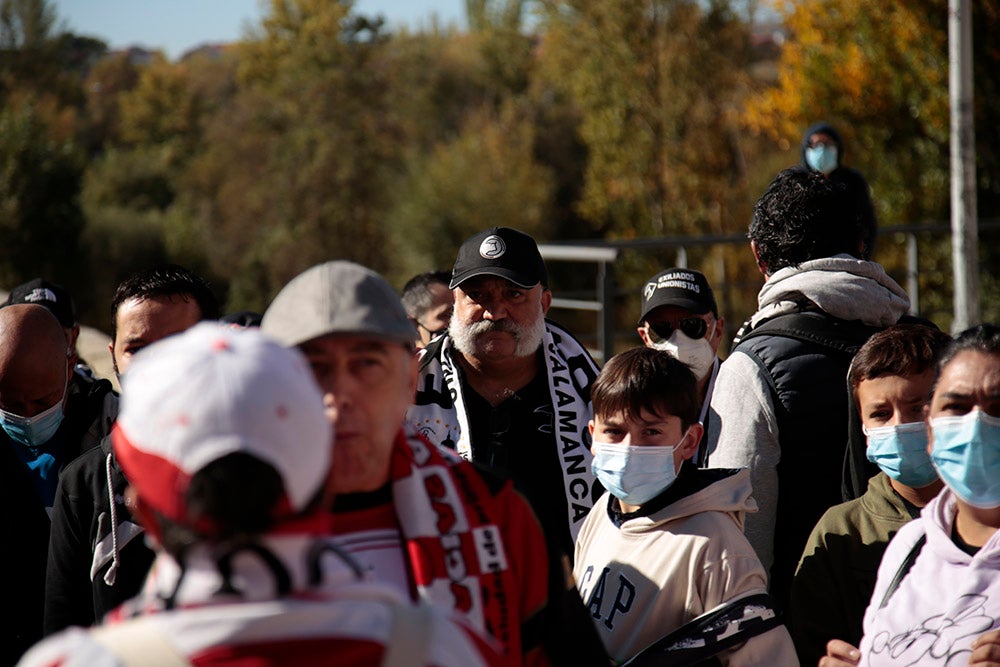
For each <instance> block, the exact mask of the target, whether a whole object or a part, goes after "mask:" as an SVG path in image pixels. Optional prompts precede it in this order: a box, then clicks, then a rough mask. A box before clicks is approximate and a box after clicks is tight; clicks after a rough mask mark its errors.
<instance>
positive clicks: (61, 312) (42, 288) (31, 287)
mask: <svg viewBox="0 0 1000 667" xmlns="http://www.w3.org/2000/svg"><path fill="white" fill-rule="evenodd" d="M19 303H29V304H35V305H36V306H45V307H46V308H47V309H48V310H49V312H50V313H52V314H53V315H55V316H56V319H57V320H59V324H61V325H62V327H63V328H64V329H72V328H73V327H75V326H76V307H75V306H74V305H73V298H72V297H71V296H70V295H69V292H67V291H66V288H64V287H63V286H62V285H56V284H55V283H52V282H49V281H48V280H45V279H44V278H35V279H34V280H29V281H28V282H26V283H23V284H21V285H18V286H17V287H15V288H14V289H12V290H11V291H10V294H9V295H7V301H6V302H5V303H4V304H3V305H5V306H13V305H14V304H19Z"/></svg>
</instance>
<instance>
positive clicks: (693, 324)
mask: <svg viewBox="0 0 1000 667" xmlns="http://www.w3.org/2000/svg"><path fill="white" fill-rule="evenodd" d="M647 324H648V325H649V328H650V330H651V331H652V332H653V333H654V334H656V336H657V338H659V339H661V340H667V339H668V338H670V336H671V335H672V334H673V333H674V329H675V327H674V325H673V324H671V323H670V322H647ZM677 324H678V326H677V327H676V328H679V329H680V330H681V332H683V334H684V335H685V336H687V337H688V338H691V339H693V340H698V339H699V338H704V337H705V333H706V332H707V331H708V322H706V321H705V320H703V319H701V318H700V317H685V318H684V319H683V320H681V321H680V322H678V323H677Z"/></svg>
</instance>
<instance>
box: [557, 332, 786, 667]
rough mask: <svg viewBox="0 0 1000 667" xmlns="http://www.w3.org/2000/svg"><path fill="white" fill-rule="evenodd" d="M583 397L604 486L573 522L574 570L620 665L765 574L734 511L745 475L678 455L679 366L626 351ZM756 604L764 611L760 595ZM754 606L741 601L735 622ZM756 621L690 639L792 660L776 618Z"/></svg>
mask: <svg viewBox="0 0 1000 667" xmlns="http://www.w3.org/2000/svg"><path fill="white" fill-rule="evenodd" d="M591 400H592V402H593V406H594V418H593V420H591V421H590V423H589V429H590V433H591V437H592V440H593V445H592V448H591V451H592V452H593V454H594V463H593V471H594V474H595V475H596V476H597V478H598V479H599V480H600V481H601V483H602V484H603V485H604V487H605V488H606V489H608V490H609V491H608V492H607V493H605V495H604V496H603V497H602V498H601V499H600V500H599V501H598V502H597V503H596V504H595V506H594V509H593V510H591V512H590V514H589V515H588V516H587V518H586V520H585V521H584V523H583V526H582V528H581V530H580V535H579V537H578V538H577V541H576V558H575V566H574V570H573V574H574V577H575V579H576V582H577V586H578V588H579V590H580V595H581V596H582V598H583V601H584V604H585V605H586V606H587V608H588V611H589V612H590V614H591V616H592V617H593V619H594V624H595V626H596V628H597V630H598V634H599V635H600V636H601V639H602V641H603V642H604V645H605V648H606V649H607V650H608V654H609V655H610V656H611V658H612V659H613V660H614V661H615V663H616V664H619V663H621V662H623V661H625V660H629V659H632V658H634V657H635V656H636V654H638V653H640V652H641V651H643V649H647V650H655V649H652V648H650V647H651V645H653V644H655V643H656V642H657V640H659V639H661V638H663V637H664V636H665V635H667V634H668V633H671V632H673V631H676V630H678V629H680V628H682V626H685V627H690V626H686V624H688V623H689V622H690V621H693V620H695V619H696V618H698V617H700V616H702V615H703V614H705V613H706V612H711V611H713V610H717V609H719V608H720V607H723V606H724V605H726V604H728V603H732V602H734V601H739V600H744V599H746V598H748V597H749V596H752V595H763V594H764V593H765V590H766V586H767V578H766V575H765V573H764V569H763V567H762V566H761V564H760V561H759V560H758V559H757V556H756V554H755V553H754V551H753V548H752V547H751V546H750V543H749V542H747V540H746V538H745V537H744V536H743V514H744V512H747V511H755V510H756V504H755V503H754V501H753V500H752V499H751V498H750V478H749V473H748V472H747V471H746V470H722V469H700V468H697V467H695V466H694V465H692V464H691V463H689V462H688V463H686V462H687V461H688V460H689V459H691V457H692V456H693V455H694V453H695V451H696V450H697V447H698V443H699V441H700V439H701V430H702V428H701V425H700V424H699V423H698V403H699V402H698V396H697V393H696V382H695V377H694V375H693V374H692V372H691V371H690V369H689V368H688V367H687V366H686V365H685V364H683V363H681V362H680V361H678V360H677V359H675V358H674V357H672V356H671V355H670V354H668V353H666V352H664V351H661V350H656V349H653V348H646V347H641V348H636V349H633V350H629V351H628V352H624V353H622V354H619V355H617V356H615V357H613V358H612V359H611V360H610V361H608V363H607V364H606V365H605V367H604V369H603V370H602V371H601V373H600V375H599V376H598V378H597V380H596V381H595V382H594V385H593V388H592V390H591ZM765 598H766V596H765ZM765 598H760V599H761V600H764V599H765ZM737 604H739V603H738V602H737ZM755 609H757V610H758V611H759V610H766V611H765V612H764V613H763V615H764V616H767V618H768V620H771V621H773V620H774V615H773V612H770V610H769V608H768V607H767V604H766V601H765V602H763V603H762V604H761V605H759V606H757V607H755ZM753 613H754V612H747V613H746V615H744V611H743V610H742V609H741V611H740V612H739V616H738V618H739V619H741V620H738V621H736V623H735V625H734V627H742V626H741V625H740V624H741V623H742V622H743V621H745V620H746V619H748V618H750V617H752V616H753ZM755 620H760V619H759V618H755ZM758 627H759V628H760V629H761V630H762V631H761V632H759V633H753V632H746V633H745V634H743V635H742V636H740V637H739V638H738V641H737V643H736V644H735V645H731V644H723V643H721V642H720V641H719V637H717V636H715V635H712V634H711V633H707V634H702V635H699V636H697V637H696V642H697V643H700V644H701V646H702V650H703V651H704V655H703V657H710V656H713V655H714V656H717V657H718V658H719V659H720V660H721V662H722V664H725V665H742V664H761V665H763V664H767V665H794V664H797V661H796V659H795V655H794V650H793V648H792V643H791V639H790V637H789V635H788V632H787V631H786V630H785V628H784V627H783V626H782V625H780V624H779V623H772V624H767V625H759V626H758ZM744 630H745V628H744Z"/></svg>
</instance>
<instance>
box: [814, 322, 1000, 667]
mask: <svg viewBox="0 0 1000 667" xmlns="http://www.w3.org/2000/svg"><path fill="white" fill-rule="evenodd" d="M924 414H925V421H926V423H927V427H928V453H929V454H930V458H931V461H932V464H933V466H934V468H935V469H936V470H937V472H938V475H939V476H940V478H941V480H942V481H943V482H944V485H945V488H944V489H943V490H942V491H941V492H940V493H939V494H938V495H937V496H935V497H934V498H933V499H932V500H931V501H930V502H929V503H928V504H927V506H926V507H924V509H923V511H922V512H921V514H920V518H919V519H917V520H916V521H912V522H910V523H908V524H907V525H906V526H904V527H903V528H902V529H900V531H899V532H898V533H897V534H896V536H895V537H894V538H893V539H892V541H891V542H890V543H889V546H888V548H887V549H886V551H885V555H884V556H883V558H882V562H881V564H880V565H879V570H878V580H877V582H876V584H875V589H874V591H873V593H872V597H871V602H870V604H869V605H868V609H867V610H866V611H865V616H864V636H863V638H862V639H861V644H860V646H858V648H857V649H855V648H854V647H853V646H851V645H850V644H849V643H848V642H844V641H836V640H834V641H831V642H830V643H829V644H828V645H827V656H826V657H824V658H823V660H822V661H821V662H820V664H821V665H829V666H835V667H836V666H842V665H853V664H863V665H873V666H877V665H901V664H907V665H916V664H919V665H928V666H934V665H942V666H943V665H958V664H962V665H997V664H1000V576H997V570H998V567H1000V565H998V564H1000V326H997V325H994V324H982V325H979V326H977V327H973V328H972V329H969V330H967V331H965V332H963V333H961V334H959V336H958V337H957V338H956V339H955V341H954V342H953V343H951V344H950V345H949V347H948V348H947V349H946V350H945V352H944V353H943V355H942V357H941V361H940V362H939V363H938V375H937V380H936V383H935V387H934V394H933V396H932V398H931V401H930V405H929V406H928V407H927V409H926V410H925V412H924Z"/></svg>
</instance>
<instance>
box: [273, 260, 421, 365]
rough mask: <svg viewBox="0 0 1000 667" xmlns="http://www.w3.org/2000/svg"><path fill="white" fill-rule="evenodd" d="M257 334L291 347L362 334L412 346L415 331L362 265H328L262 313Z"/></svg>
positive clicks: (310, 272) (392, 295)
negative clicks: (311, 341)
mask: <svg viewBox="0 0 1000 667" xmlns="http://www.w3.org/2000/svg"><path fill="white" fill-rule="evenodd" d="M260 328H261V331H263V332H264V333H266V334H267V335H269V336H271V337H272V338H275V339H276V340H278V341H280V342H281V343H282V344H284V345H286V346H288V347H291V346H293V345H298V344H299V343H304V342H305V341H307V340H312V339H313V338H318V337H320V336H326V335H328V334H361V335H366V336H376V337H378V338H386V339H389V340H393V341H399V342H400V343H413V341H414V340H415V339H416V337H417V331H416V328H415V327H414V326H413V323H412V322H410V319H409V318H408V317H407V316H406V311H405V310H404V309H403V304H402V303H401V302H400V300H399V295H398V294H397V293H396V290H394V289H393V288H392V286H391V285H389V283H387V282H386V281H385V279H384V278H383V277H382V276H380V275H379V274H377V273H375V272H374V271H372V270H371V269H368V268H365V267H363V266H361V265H360V264H355V263H353V262H345V261H335V262H326V263H325V264H317V265H316V266H314V267H312V268H310V269H306V270H305V271H304V272H303V273H300V274H299V275H298V276H296V277H295V278H293V279H292V280H291V282H289V283H288V284H287V285H285V286H284V287H283V288H282V289H281V291H280V292H278V295H277V296H276V297H274V301H272V302H271V305H270V306H268V307H267V310H266V311H265V312H264V318H263V320H262V321H261V325H260Z"/></svg>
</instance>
